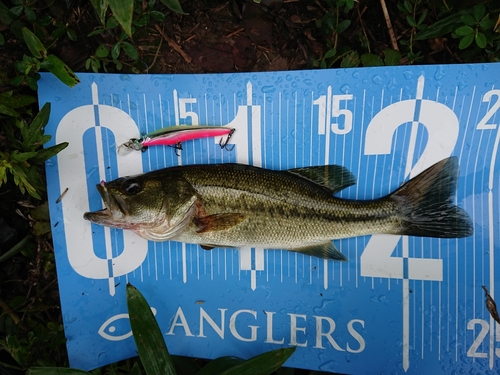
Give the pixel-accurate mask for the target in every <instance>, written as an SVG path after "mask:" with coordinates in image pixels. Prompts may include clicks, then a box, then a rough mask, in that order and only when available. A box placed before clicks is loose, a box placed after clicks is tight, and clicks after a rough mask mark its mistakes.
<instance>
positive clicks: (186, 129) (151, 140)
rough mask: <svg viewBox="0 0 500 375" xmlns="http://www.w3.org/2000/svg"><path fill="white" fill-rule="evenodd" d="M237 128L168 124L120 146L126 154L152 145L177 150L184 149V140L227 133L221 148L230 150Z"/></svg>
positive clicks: (120, 150) (122, 152)
mask: <svg viewBox="0 0 500 375" xmlns="http://www.w3.org/2000/svg"><path fill="white" fill-rule="evenodd" d="M234 131H235V129H234V128H228V127H224V126H208V125H203V126H198V125H178V126H167V127H165V128H162V129H159V130H156V131H154V132H151V133H148V134H143V135H142V136H141V137H140V138H130V139H129V140H128V141H127V142H125V143H123V144H121V145H120V146H119V147H118V150H119V153H120V154H125V153H127V152H128V151H131V150H135V151H142V152H145V151H146V150H147V149H148V147H150V146H159V145H164V146H172V147H174V148H175V150H176V154H177V150H182V142H184V141H189V140H192V139H198V138H207V137H217V136H219V135H227V138H226V139H225V140H223V139H222V138H221V140H220V141H219V145H220V147H221V148H223V149H224V148H225V149H227V150H229V151H231V150H232V148H231V149H229V148H228V142H229V139H230V138H231V136H232V135H233V133H234Z"/></svg>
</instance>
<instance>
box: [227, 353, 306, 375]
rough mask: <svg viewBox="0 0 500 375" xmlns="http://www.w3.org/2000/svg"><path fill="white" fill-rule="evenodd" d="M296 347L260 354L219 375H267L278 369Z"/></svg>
mask: <svg viewBox="0 0 500 375" xmlns="http://www.w3.org/2000/svg"><path fill="white" fill-rule="evenodd" d="M295 349H296V347H292V348H282V349H276V350H271V351H269V352H266V353H262V354H260V355H258V356H255V357H253V358H250V359H249V360H246V361H245V362H242V363H240V364H237V365H235V366H233V367H231V368H229V369H227V370H225V371H222V372H219V375H255V374H259V375H269V374H271V373H272V372H274V371H276V370H277V369H279V368H280V367H281V366H283V364H284V363H285V362H286V361H287V359H288V358H290V356H291V355H292V354H293V353H294V352H295Z"/></svg>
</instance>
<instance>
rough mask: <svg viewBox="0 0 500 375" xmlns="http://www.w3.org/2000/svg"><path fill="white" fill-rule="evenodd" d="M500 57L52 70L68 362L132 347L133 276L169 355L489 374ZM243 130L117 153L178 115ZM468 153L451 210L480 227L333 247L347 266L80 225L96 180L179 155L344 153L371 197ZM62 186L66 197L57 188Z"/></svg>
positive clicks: (53, 165) (282, 160)
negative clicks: (119, 71) (278, 68)
mask: <svg viewBox="0 0 500 375" xmlns="http://www.w3.org/2000/svg"><path fill="white" fill-rule="evenodd" d="M499 72H500V64H485V65H481V64H478V65H452V66H442V65H435V66H424V67H422V66H413V67H381V68H369V69H368V68H363V69H349V70H316V71H294V72H270V73H248V74H247V73H245V74H217V75H208V74H207V75H110V74H79V78H80V79H81V83H80V84H79V85H77V86H76V87H75V88H72V89H70V88H68V87H66V86H64V85H63V84H62V83H60V82H59V81H58V80H57V79H56V78H55V77H53V76H52V75H50V74H43V75H42V79H41V81H40V82H39V87H40V89H39V96H40V105H43V104H44V103H45V102H51V103H52V111H51V116H50V122H49V124H48V125H47V128H46V131H47V132H48V133H49V134H51V135H52V140H51V141H50V142H49V143H48V144H47V145H48V146H50V145H53V144H55V143H60V142H69V147H68V148H67V149H65V150H64V151H63V152H61V153H60V154H59V155H57V156H56V157H54V158H52V159H50V160H49V161H48V162H47V164H46V167H47V181H48V194H49V204H50V212H51V224H52V231H53V237H54V248H55V252H56V261H57V272H58V277H59V288H60V293H61V303H62V312H63V319H64V328H65V333H66V337H67V339H68V341H67V346H68V352H69V358H70V364H71V366H73V367H77V368H82V369H92V368H96V367H98V366H102V365H105V364H108V363H111V362H115V361H117V360H121V359H124V358H127V357H131V356H134V355H135V354H136V348H135V344H134V342H133V338H132V337H131V332H130V325H129V322H128V316H127V307H126V299H125V286H126V284H127V283H131V284H133V285H134V286H136V287H137V288H138V289H139V290H140V291H141V293H143V294H144V296H145V297H146V299H147V300H148V302H149V304H150V305H151V307H152V308H153V309H154V311H155V314H156V318H157V320H158V322H159V324H160V327H161V329H162V332H163V333H164V334H165V340H166V343H167V346H168V348H169V350H170V352H171V353H172V354H177V355H183V356H193V357H201V358H216V357H219V356H228V355H231V356H238V357H242V358H250V357H252V356H255V355H257V354H260V353H262V352H264V351H267V350H272V349H276V348H279V347H288V346H297V350H296V352H295V354H294V355H293V356H292V357H291V358H290V359H289V360H288V362H287V363H286V366H289V367H296V368H307V369H317V370H322V371H330V372H339V373H346V374H372V373H381V374H389V373H403V372H405V371H406V373H407V374H424V373H428V374H430V373H451V372H452V371H453V370H457V371H458V370H461V371H466V372H469V371H470V372H472V373H479V372H481V373H488V371H490V373H496V372H497V371H498V370H499V369H500V360H499V357H500V342H499V341H500V328H499V325H498V324H496V323H495V321H494V320H493V318H492V317H491V316H490V314H489V312H488V310H487V309H486V306H485V294H484V291H483V290H482V286H483V285H484V286H486V287H487V288H488V289H489V291H490V293H491V296H492V297H493V298H495V297H497V289H498V287H499V282H498V281H497V282H495V279H496V280H499V278H498V276H497V274H498V273H500V263H499V261H498V260H497V259H496V258H498V251H499V241H500V238H499V236H500V233H499V231H498V222H499V220H500V210H499V207H500V180H499V179H500V167H499V166H500V161H498V160H497V152H498V145H499V140H500V132H499V126H498V125H499V122H500V111H499V109H500V87H499V86H500V73H499ZM183 124H184V125H220V126H230V127H234V128H235V129H236V131H235V133H234V135H233V137H232V138H231V139H230V141H229V142H230V146H231V147H232V146H233V145H234V148H233V149H232V150H222V149H221V148H220V147H219V144H218V142H219V138H206V139H199V140H194V141H188V142H185V143H184V144H183V150H182V151H181V152H180V154H179V155H180V156H176V154H175V151H174V149H173V148H171V147H164V146H154V147H150V148H149V149H148V150H147V151H146V152H144V153H141V152H131V153H129V154H128V155H126V156H122V155H118V154H117V152H116V150H117V146H118V145H120V144H121V143H123V142H125V141H127V140H128V139H129V138H137V137H138V136H139V135H140V134H141V133H148V132H151V131H153V130H156V129H160V128H162V127H165V126H172V125H183ZM450 155H454V156H457V157H458V159H459V164H460V176H459V178H458V186H457V193H456V200H455V202H456V204H457V205H458V206H460V207H462V208H463V209H465V211H466V212H467V213H468V214H469V215H470V217H471V218H472V220H473V221H474V235H473V236H471V237H468V238H461V239H431V238H422V237H406V236H396V235H373V236H361V237H356V238H350V239H344V240H335V241H334V243H335V245H336V246H337V248H338V249H340V250H341V251H342V253H343V254H345V256H346V257H347V258H348V259H349V261H348V262H335V261H326V260H323V259H319V258H315V257H311V256H308V255H304V254H301V253H294V252H289V251H285V250H266V249H260V248H242V249H240V250H235V249H218V248H216V249H213V250H211V251H205V250H203V249H201V248H200V246H198V245H192V244H184V243H179V242H162V243H154V242H148V241H146V240H144V239H142V238H140V237H138V236H137V235H135V234H134V233H132V232H129V231H122V230H117V229H109V228H104V227H101V226H98V225H95V224H91V223H90V222H88V221H85V220H84V219H83V213H84V212H86V211H93V210H98V209H101V208H102V207H103V204H102V200H101V197H100V195H99V194H98V191H97V189H96V187H95V185H96V184H98V183H99V182H100V181H101V180H105V181H111V180H112V179H115V178H117V177H119V176H125V175H133V174H137V173H142V172H147V171H151V170H157V169H159V168H163V167H167V166H175V165H190V164H201V163H210V164H214V163H227V162H239V163H244V164H253V165H257V166H262V167H265V168H270V169H279V170H282V169H288V168H294V167H303V166H314V165H324V164H338V165H342V166H345V167H346V168H348V169H349V170H350V171H351V172H352V173H353V174H354V175H355V176H356V179H357V184H356V185H354V186H351V187H349V188H347V189H345V190H342V191H341V192H340V193H338V194H337V196H339V197H342V198H348V199H375V198H379V197H382V196H384V195H386V194H388V193H390V192H392V191H394V190H395V189H396V188H397V187H399V186H400V185H401V184H402V183H403V182H405V181H407V180H408V179H409V178H411V177H414V176H416V175H417V174H419V173H420V172H422V171H423V170H425V169H426V168H427V167H429V166H431V165H433V164H434V163H436V162H438V161H440V160H442V159H444V158H446V157H448V156H450ZM66 189H67V192H66V194H65V195H64V196H63V198H62V199H61V201H60V202H59V203H56V200H57V199H58V197H59V196H60V195H61V193H63V192H64V191H66Z"/></svg>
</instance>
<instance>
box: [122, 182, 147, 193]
mask: <svg viewBox="0 0 500 375" xmlns="http://www.w3.org/2000/svg"><path fill="white" fill-rule="evenodd" d="M121 189H122V191H123V192H124V193H125V194H127V195H134V194H137V193H138V192H140V191H141V189H142V187H141V185H140V184H139V182H138V181H137V180H136V179H133V178H129V179H126V180H125V181H123V182H122V185H121Z"/></svg>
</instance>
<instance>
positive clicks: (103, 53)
mask: <svg viewBox="0 0 500 375" xmlns="http://www.w3.org/2000/svg"><path fill="white" fill-rule="evenodd" d="M95 55H96V56H97V57H101V58H104V57H108V55H109V50H108V49H107V48H106V46H105V45H104V44H100V45H99V47H97V49H96V50H95Z"/></svg>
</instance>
